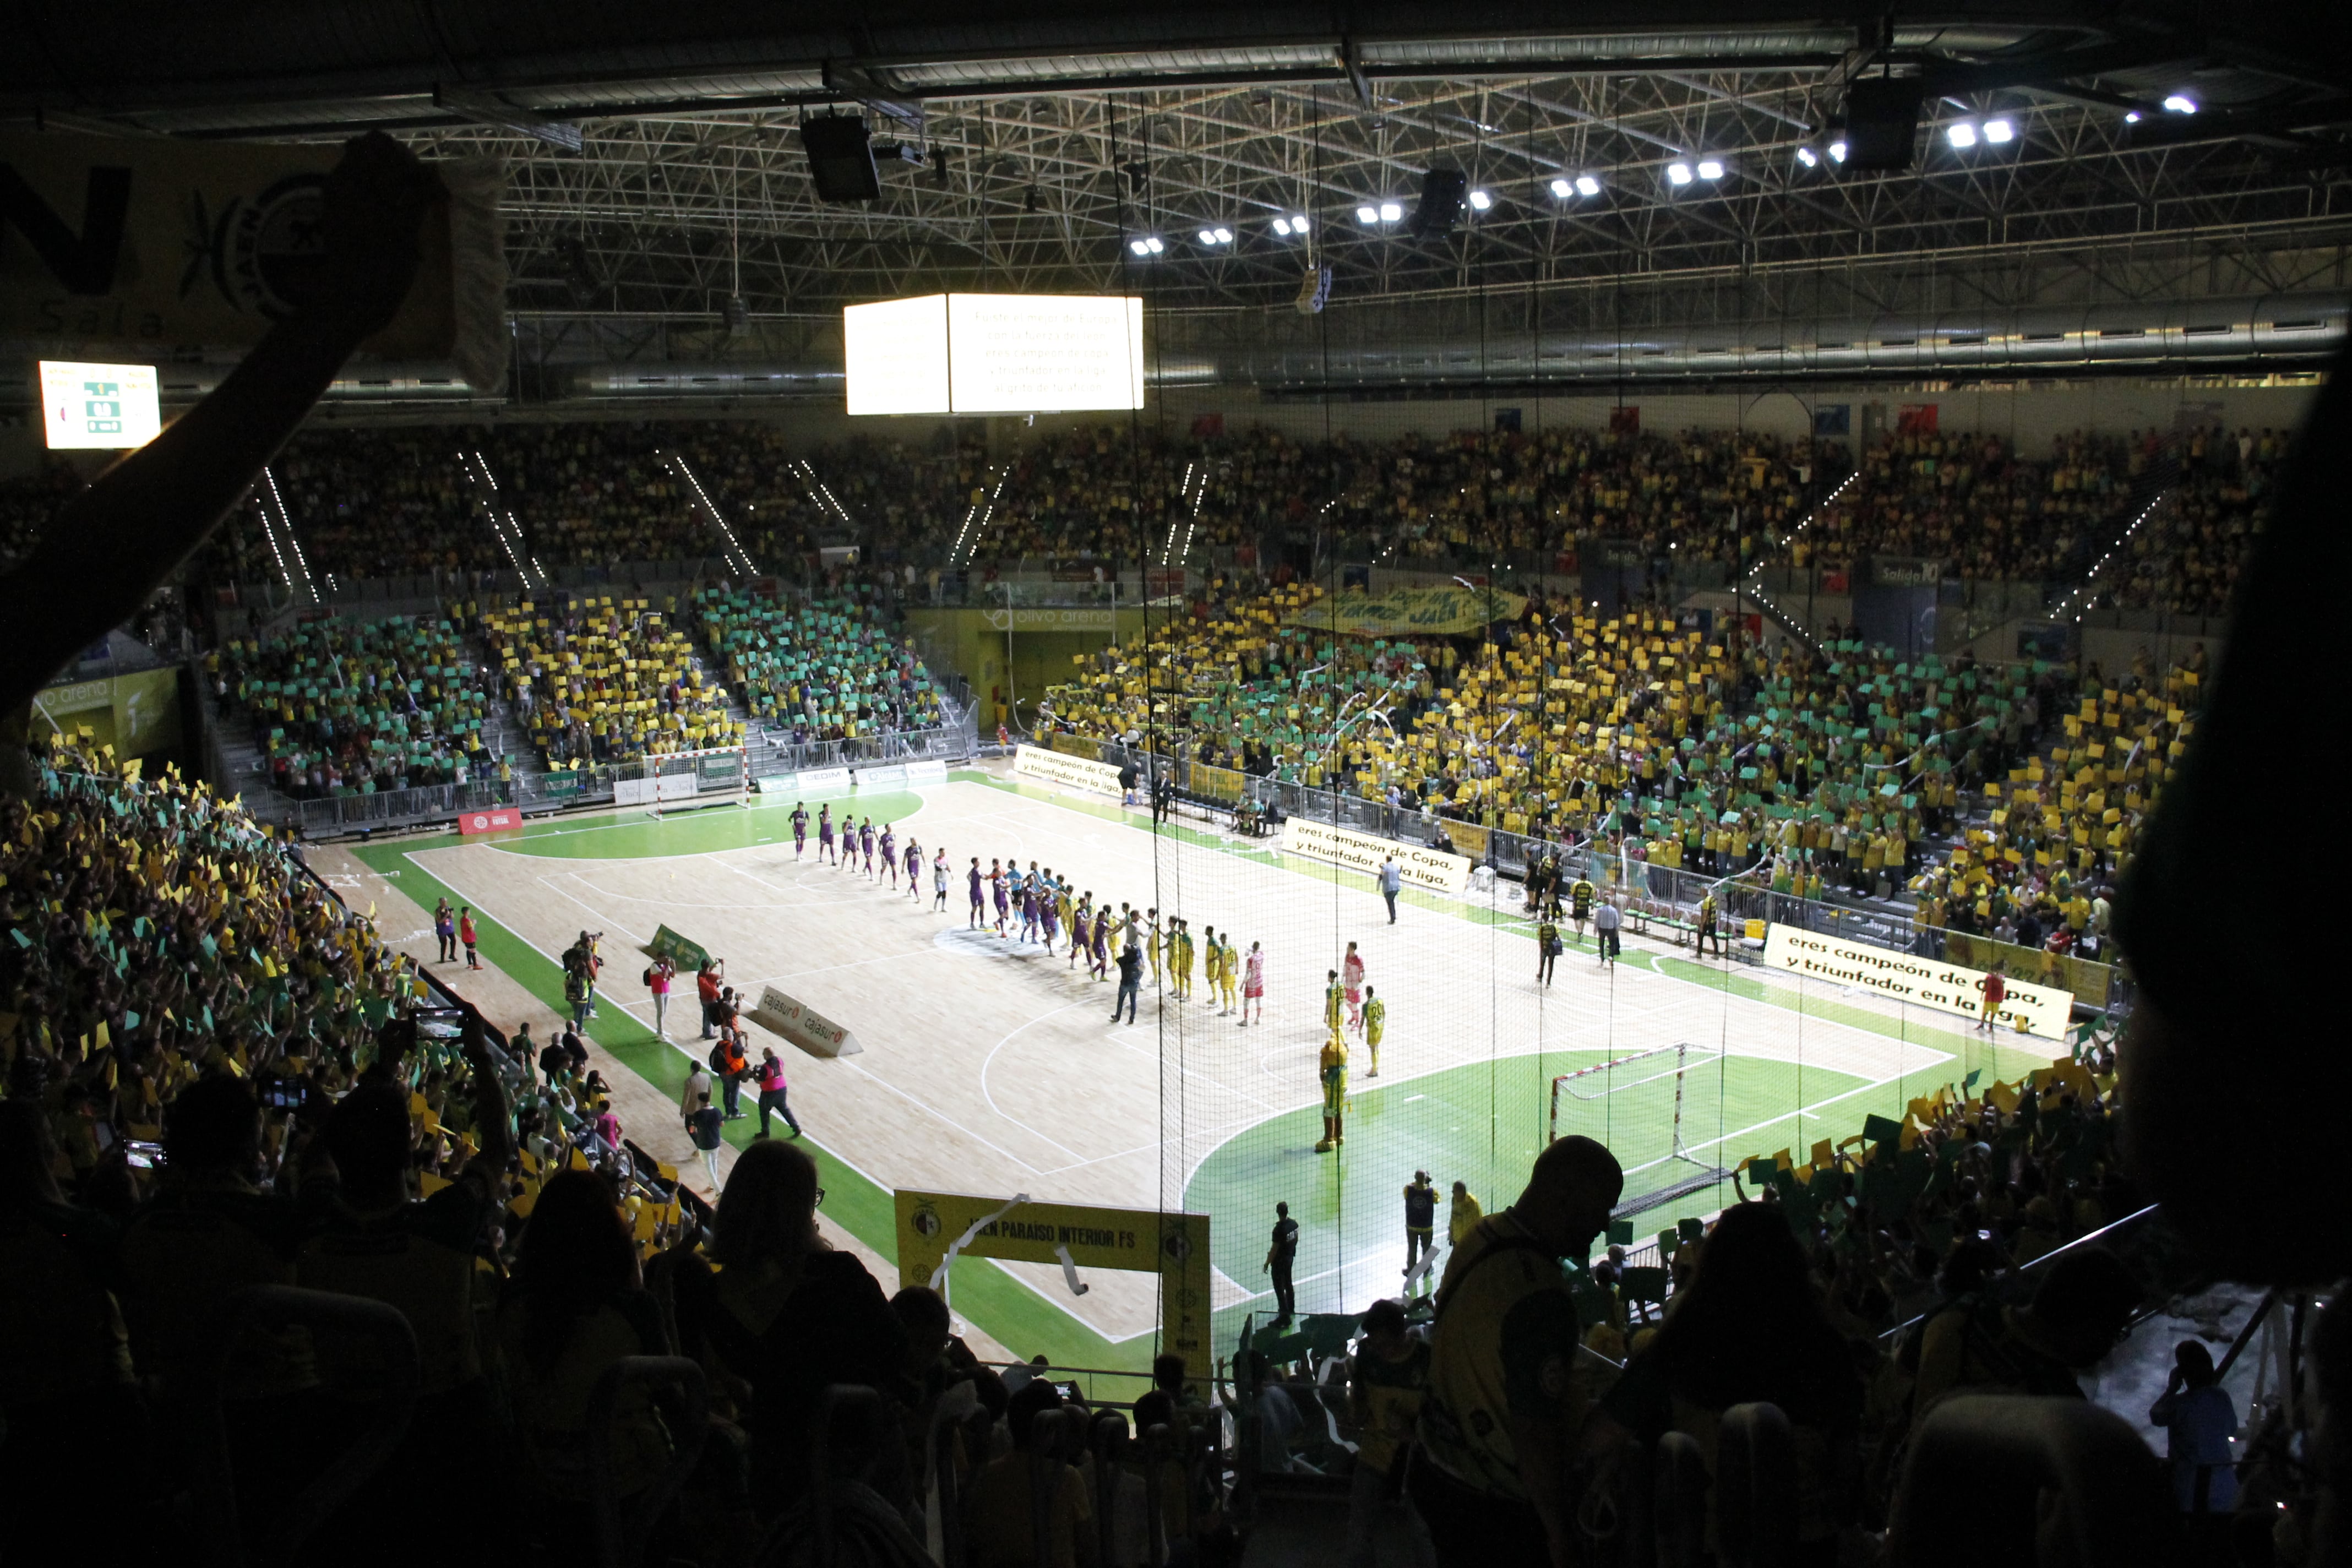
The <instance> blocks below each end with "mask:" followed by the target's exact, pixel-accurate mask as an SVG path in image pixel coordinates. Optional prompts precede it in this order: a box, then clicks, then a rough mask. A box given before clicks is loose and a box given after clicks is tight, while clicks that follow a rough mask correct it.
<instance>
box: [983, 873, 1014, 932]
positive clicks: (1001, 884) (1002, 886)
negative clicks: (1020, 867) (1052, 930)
mask: <svg viewBox="0 0 2352 1568" xmlns="http://www.w3.org/2000/svg"><path fill="white" fill-rule="evenodd" d="M1020 875H1021V873H1020V872H1018V871H1014V872H1013V873H1011V874H1010V875H1007V874H1006V873H1004V872H1003V871H999V870H998V869H997V868H996V862H995V861H993V860H991V861H990V862H989V863H988V879H989V880H990V881H992V882H993V883H995V884H996V934H997V935H999V936H1003V934H1004V928H1005V924H1006V922H1007V921H1010V920H1011V919H1012V918H1013V880H1014V879H1015V878H1018V877H1019V876H1020Z"/></svg>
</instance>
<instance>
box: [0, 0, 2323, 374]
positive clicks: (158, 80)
mask: <svg viewBox="0 0 2352 1568" xmlns="http://www.w3.org/2000/svg"><path fill="white" fill-rule="evenodd" d="M2345 9H2346V8H2344V7H2340V6H2339V7H2334V8H2332V9H2321V10H2315V11H2314V12H2312V13H2311V14H2310V15H2309V16H2304V15H2301V14H2297V13H2294V12H2293V11H2280V10H2278V9H2276V8H2257V7H2238V8H2234V10H2233V11H2232V12H2231V15H2229V16H2227V17H2217V16H2215V15H2214V13H2213V12H2212V11H2211V10H2210V8H2207V9H2203V10H2200V9H2197V8H2192V7H2189V6H2185V5H2145V4H2137V3H2128V4H2124V5H2089V4H2072V5H2070V4H2064V3H2057V4H2052V3H2048V0H2040V3H2016V4H2007V5H2003V4H1998V3H1984V4H1970V5H1954V6H1943V5H1938V6H1933V7H1931V6H1929V5H1916V4H1904V5H1895V6H1894V7H1893V8H1892V10H1891V12H1887V13H1881V14H1877V15H1874V16H1871V17H1869V18H1868V19H1864V20H1860V21H1857V20H1855V19H1853V16H1851V15H1849V16H1838V15H1836V14H1831V15H1828V16H1824V15H1823V14H1822V13H1821V12H1819V11H1817V10H1813V9H1810V8H1804V7H1800V6H1797V5H1788V4H1780V3H1775V0H1767V3H1764V4H1733V3H1727V0H1681V3H1674V0H1667V3H1661V4H1643V5H1633V4H1619V5H1598V6H1589V7H1581V8H1580V9H1579V10H1578V12H1577V14H1576V18H1575V23H1574V26H1566V25H1564V24H1563V22H1562V19H1561V11H1560V9H1559V8H1558V7H1552V6H1538V5H1514V4H1502V5H1486V6H1481V7H1480V8H1479V9H1478V13H1477V16H1476V17H1475V21H1474V20H1472V19H1471V18H1470V17H1469V16H1467V15H1466V14H1465V12H1464V11H1463V10H1461V9H1459V8H1455V7H1449V6H1440V5H1426V4H1389V5H1377V4H1375V5H1354V6H1347V5H1343V6H1340V7H1337V8H1333V7H1330V6H1328V5H1314V6H1308V5H1294V4H1286V3H1282V0H1276V3H1274V4H1265V5H1238V4H1205V5H1187V6H1183V7H1181V8H1180V7H1175V6H1171V5H1165V4H1164V3H1157V0H1155V3H1150V4H1144V5H1129V6H1126V7H1118V8H1115V7H1105V6H1086V5H1074V4H1051V3H1039V0H1029V3H1026V4H989V3H986V0H982V3H979V4H971V5H941V4H936V3H931V0H922V3H915V4H908V5H900V6H898V7H896V8H894V9H893V10H892V11H891V12H890V13H889V14H888V15H887V16H870V17H869V16H856V17H853V16H845V15H836V16H824V15H821V14H817V13H816V12H815V8H809V7H803V8H797V9H796V10H795V12H794V14H793V16H792V17H791V18H790V19H787V20H783V21H780V20H779V13H778V11H777V8H774V7H770V6H755V5H750V4H745V3H741V0H705V3H692V0H689V3H684V4H674V5H667V6H661V7H647V6H644V5H635V4H622V3H619V0H571V3H567V4H564V5H552V4H548V3H547V0H524V3H519V4H501V5H495V6H482V5H456V4H452V3H449V0H436V3H427V4H421V5H417V4H394V3H392V0H337V3H332V4H321V5H299V6H288V5H213V6H205V5H169V4H165V3H163V0H126V3H125V4H122V5H116V6H114V7H110V10H109V12H108V14H107V17H108V19H107V22H106V24H105V26H103V27H102V28H99V27H94V26H93V25H92V23H91V20H90V14H89V12H88V11H87V10H86V9H81V8H72V9H68V8H67V7H64V6H62V5H46V4H28V5H22V6H19V7H16V8H14V9H13V11H12V18H13V19H11V20H7V21H0V38H5V39H7V41H8V47H6V48H5V51H0V116H6V117H8V118H10V119H12V120H14V121H16V122H18V123H22V122H25V121H37V122H38V123H41V124H44V125H53V126H62V127H71V128H76V129H85V130H104V131H110V132H118V133H131V134H143V135H168V136H185V137H253V138H272V139H282V138H289V137H291V138H305V139H312V138H325V137H341V136H346V135H350V134H352V133H354V132H358V131H360V130H363V129H372V128H381V129H386V130H389V131H391V132H394V134H397V135H399V136H401V137H403V138H404V140H406V141H408V142H411V143H413V144H415V146H417V147H418V148H419V150H420V151H423V152H425V153H428V154H429V155H433V156H440V157H456V156H464V155H470V154H479V153H494V154H497V155H499V156H501V157H503V158H505V159H506V160H507V161H508V163H509V166H510V174H511V199H510V203H509V211H510V215H511V218H510V221H511V226H512V227H511V236H512V238H511V247H510V248H511V253H512V257H513V260H514V263H515V276H516V286H515V289H514V290H513V293H512V296H511V302H512V304H513V305H514V306H515V308H516V309H517V310H518V311H519V312H520V313H522V314H523V315H525V316H527V317H534V316H535V317H541V318H544V319H547V320H549V321H561V322H580V321H589V322H599V323H602V324H603V326H602V328H601V329H600V330H606V331H609V330H610V329H611V328H612V324H613V323H615V322H622V321H629V320H631V319H636V320H661V321H673V322H677V323H682V324H688V325H691V324H692V323H694V322H697V321H701V322H706V323H717V322H720V321H723V319H724V317H725V316H726V315H727V314H728V307H729V301H730V300H737V299H740V300H742V301H743V304H742V307H741V310H740V311H739V312H738V313H737V325H738V328H739V330H740V328H741V327H742V324H743V316H744V314H746V313H748V315H749V316H750V317H751V319H753V320H755V321H756V320H757V319H759V318H761V317H771V318H778V317H803V318H804V317H808V316H812V315H817V314H824V313H830V312H831V311H832V310H835V309H836V308H837V307H838V306H839V305H841V304H843V303H845V302H849V301H854V300H865V299H874V298H881V297H887V296H891V295H897V294H905V293H910V292H919V291H929V290H934V289H999V290H1006V291H1031V290H1035V291H1054V290H1061V291H1084V292H1095V291H1102V290H1141V291H1146V292H1148V293H1150V295H1152V296H1153V298H1154V300H1155V301H1156V303H1157V305H1158V306H1159V307H1160V309H1162V310H1210V311H1226V312H1230V311H1232V310H1234V309H1235V308H1242V309H1243V310H1244V311H1246V310H1252V309H1258V310H1262V309H1264V308H1266V307H1271V306H1281V305H1286V304H1288V303H1289V301H1290V300H1292V298H1293V297H1294V296H1295V295H1297V292H1298V291H1299V289H1300V287H1301V283H1302V279H1305V278H1307V277H1308V276H1309V275H1310V274H1311V272H1312V271H1313V269H1315V268H1319V267H1328V268H1330V269H1331V271H1332V274H1333V279H1332V289H1333V293H1334V297H1335V298H1339V299H1343V300H1350V301H1361V300H1374V299H1402V298H1408V297H1414V296H1423V295H1430V294H1433V293H1434V294H1443V293H1448V292H1451V293H1455V294H1458V293H1459V292H1461V291H1463V290H1465V289H1491V288H1496V287H1509V288H1525V287H1528V286H1535V287H1537V288H1538V289H1564V290H1569V291H1574V290H1577V289H1592V288H1599V287H1607V288H1622V287H1623V286H1625V284H1626V283H1627V281H1628V280H1629V279H1632V280H1635V281H1637V282H1639V283H1640V284H1641V285H1642V286H1643V288H1645V289H1650V290H1652V291H1657V290H1660V289H1667V290H1673V289H1684V288H1688V289H1696V290H1700V291H1702V292H1704V291H1705V290H1706V289H1712V288H1716V287H1717V286H1718V285H1720V284H1722V283H1723V282H1724V280H1727V279H1728V280H1734V281H1735V282H1736V284H1737V285H1738V287H1741V288H1749V287H1757V286H1763V287H1770V286H1771V285H1770V283H1769V280H1770V279H1774V278H1775V277H1783V278H1786V277H1795V276H1804V277H1814V278H1818V277H1819V276H1821V275H1823V274H1824V273H1827V272H1834V273H1835V274H1836V275H1837V276H1839V277H1840V278H1842V279H1845V280H1846V281H1845V283H1844V284H1843V286H1844V287H1847V288H1849V289H1858V290H1860V292H1861V294H1863V295H1865V296H1869V297H1870V299H1871V300H1872V302H1874V303H1877V304H1885V303H1889V302H1890V301H1891V300H1892V299H1893V297H1894V296H1895V295H1898V294H1900V293H1902V292H1903V291H1904V290H1905V289H1916V280H1917V279H1919V278H1921V277H1924V276H1930V275H1934V276H1939V277H1942V278H1944V279H1955V278H1966V279H1969V282H1968V283H1967V285H1966V287H1967V288H1968V289H1970V290H1974V291H1977V292H1979V293H1980V294H1981V295H1982V297H1984V298H1985V299H1987V300H1993V299H1996V298H1998V299H2000V300H2002V302H2006V303H2011V304H2021V303H2030V302H2032V301H2033V300H2042V299H2047V298H2050V297H2052V290H2053V289H2057V290H2065V289H2076V290H2078V291H2082V292H2084V293H2085V294H2086V295H2099V296H2105V297H2146V296H2147V295H2148V294H2150V293H2152V292H2153V293H2158V294H2171V293H2184V294H2187V293H2196V292H2199V291H2200V290H2202V291H2212V292H2224V291H2227V292H2241V293H2242V292H2246V291H2250V290H2280V289H2296V288H2305V287H2336V288H2340V287H2342V286H2343V285H2344V283H2345V281H2346V279H2345V277H2344V273H2343V268H2344V257H2345V251H2344V249H2343V247H2344V246H2345V244H2346V242H2347V240H2352V138H2347V129H2352V39H2347V33H2346V29H2347V22H2346V20H2345V17H2344V15H2343V12H2344V10H2345ZM803 13H807V14H805V15H803ZM126 38H136V39H139V40H141V43H140V45H139V47H137V48H136V49H135V51H131V52H128V53H126V52H125V51H124V49H123V48H122V47H121V42H122V40H124V39H126ZM1889 73H1891V74H1894V75H1897V76H1901V77H1906V78H1916V79H1918V81H1919V84H1920V87H1921V90H1922V91H1923V93H1924V94H1925V99H1926V101H1925V108H1924V110H1923V113H1922V116H1921V130H1920V139H1919V142H1918V154H1917V160H1916V165H1915V167H1914V168H1913V169H1912V170H1910V171H1909V172H1906V173H1901V174H1862V173H1857V172H1852V171H1849V170H1848V169H1846V168H1845V167H1844V166H1843V164H1842V163H1839V162H1838V161H1837V160H1835V159H1834V158H1832V156H1831V153H1830V149H1831V143H1832V142H1833V141H1835V140H1837V134H1838V133H1837V132H1836V130H1835V125H1836V123H1837V120H1838V116H1839V114H1840V111H1841V110H1842V107H1843V100H1844V96H1845V93H1846V90H1847V88H1848V86H1849V84H1850V83H1851V82H1852V81H1853V80H1854V79H1856V78H1858V77H1861V76H1864V75H1865V74H1889ZM2167 100H2171V101H2172V107H2171V108H2169V109H2168V108H2167ZM2184 104H2186V105H2190V106H2193V108H2192V109H2191V110H2189V111H2182V106H2183V105H2184ZM833 112H848V113H856V114H862V115H864V116H865V117H866V118H867V120H868V121H869V122H870V124H871V126H872V128H873V131H874V132H875V135H876V137H877V140H878V141H880V142H884V143H886V144H892V145H898V146H903V147H904V148H905V149H906V152H905V154H904V156H903V157H886V159H885V160H884V163H883V165H882V166H883V177H882V184H883V194H882V196H881V199H879V200H877V201H874V202H871V203H866V204H859V205H850V206H843V205H827V204H824V203H823V202H820V201H819V200H817V198H816V195H815V192H814V187H813V185H812V183H811V179H810V176H809V172H808V167H807V163H806V159H805V157H804V156H803V151H802V148H801V145H800V136H799V129H798V128H799V126H800V124H801V123H802V121H803V120H804V119H805V118H807V117H809V116H812V115H817V114H825V113H833ZM1993 119H2000V120H2002V121H2006V122H2007V126H2008V128H2009V130H2010V132H2011V136H2010V138H2009V139H2008V140H2007V141H2006V142H1991V141H1989V140H1987V139H1986V138H1984V137H1983V136H1982V135H1981V134H1979V137H1978V140H1977V142H1976V143H1975V145H1973V146H1970V147H1966V148H1963V147H1960V146H1957V145H1955V144H1954V143H1953V142H1952V140H1951V139H1950V137H1949V136H1948V131H1949V129H1950V127H1952V126H1953V125H1955V124H1958V123H1962V122H1965V123H1967V124H1969V125H1970V126H1971V127H1981V126H1982V125H1983V124H1984V123H1985V122H1987V121H1990V120H1993ZM1703 161H1713V162H1719V163H1720V164H1721V166H1722V172H1721V174H1720V176H1719V177H1717V178H1712V179H1710V178H1705V177H1700V176H1699V175H1698V174H1696V171H1697V169H1698V166H1699V165H1700V164H1701V163H1702V162H1703ZM1677 165H1680V166H1683V167H1685V168H1689V169H1692V170H1693V171H1694V177H1693V178H1691V179H1690V180H1688V181H1686V182H1679V181H1678V180H1677V178H1676V177H1675V175H1674V174H1672V171H1673V170H1674V169H1675V167H1676V166H1677ZM1434 167H1453V168H1458V169H1460V170H1462V171H1463V172H1464V173H1465V175H1466V176H1467V178H1468V180H1469V182H1470V184H1471V187H1472V188H1473V189H1474V190H1475V191H1477V192H1479V193H1481V194H1482V196H1483V199H1484V200H1485V201H1486V204H1487V205H1485V206H1484V207H1483V208H1475V209H1472V210H1467V211H1465V214H1464V221H1463V222H1462V223H1461V224H1459V225H1458V226H1456V227H1455V228H1454V231H1453V232H1452V233H1450V234H1448V235H1445V236H1443V237H1430V238H1426V239H1416V238H1413V237H1410V236H1409V235H1408V234H1407V233H1406V232H1405V229H1406V224H1405V223H1404V222H1402V221H1396V222H1391V221H1382V220H1381V219H1380V218H1379V217H1378V216H1377V214H1378V213H1379V211H1380V209H1381V205H1382V204H1383V203H1393V204H1396V205H1397V206H1398V207H1399V208H1401V209H1402V211H1403V212H1405V213H1408V214H1409V213H1410V211H1411V208H1412V203H1413V201H1414V199H1415V196H1416V195H1417V193H1418V189H1419V186H1420V183H1421V180H1422V178H1423V174H1425V173H1426V172H1427V171H1428V170H1430V169H1432V168H1434ZM1709 167H1712V163H1709ZM1580 180H1581V181H1584V182H1586V184H1584V185H1583V186H1582V187H1581V188H1580V186H1579V184H1577V182H1579V181H1580ZM1555 182H1566V184H1564V185H1561V186H1558V187H1556V185H1555ZM1560 190H1564V191H1565V193H1566V194H1565V195H1562V194H1557V192H1558V191H1560ZM1587 192H1589V193H1591V194H1585V193H1587ZM1365 205H1370V208H1371V209H1372V210H1373V212H1374V213H1375V215H1376V216H1375V217H1374V220H1373V221H1371V222H1370V223H1366V222H1362V221H1360V219H1359V217H1358V210H1359V208H1360V207H1362V206H1365ZM1300 217H1304V218H1306V219H1307V224H1306V226H1305V233H1304V235H1303V236H1302V235H1300V234H1298V233H1297V232H1295V231H1294V232H1292V233H1289V234H1284V233H1281V232H1278V231H1277V229H1276V220H1277V219H1280V220H1282V221H1283V224H1284V225H1285V226H1293V225H1294V223H1295V220H1297V218H1300ZM1203 230H1208V231H1210V232H1211V233H1215V232H1216V231H1218V230H1223V231H1227V232H1230V233H1231V235H1232V236H1233V238H1232V240H1231V241H1230V242H1219V243H1214V244H1203V243H1202V238H1201V234H1202V231H1203ZM1153 238H1157V239H1158V240H1160V249H1159V250H1158V251H1157V252H1154V253H1150V254H1148V255H1146V256H1142V257H1139V256H1138V254H1137V253H1136V251H1135V249H1134V247H1133V242H1135V241H1138V240H1150V239H1153ZM1759 280H1760V282H1759ZM1846 308H1851V306H1850V305H1849V306H1848V307H1846Z"/></svg>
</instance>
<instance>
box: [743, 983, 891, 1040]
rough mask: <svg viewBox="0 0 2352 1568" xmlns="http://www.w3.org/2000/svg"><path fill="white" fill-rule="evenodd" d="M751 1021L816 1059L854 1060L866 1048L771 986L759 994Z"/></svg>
mask: <svg viewBox="0 0 2352 1568" xmlns="http://www.w3.org/2000/svg"><path fill="white" fill-rule="evenodd" d="M751 1021H752V1022H753V1023H756V1024H758V1025H760V1026H761V1027H763V1028H766V1029H768V1030H769V1031H771V1032H772V1033H774V1034H779V1035H782V1037H784V1038H786V1039H788V1040H790V1041H791V1042H792V1043H793V1044H794V1045H796V1046H798V1047H800V1048H801V1049H803V1050H804V1051H806V1052H807V1053H808V1054H809V1055H811V1056H813V1057H854V1056H856V1055H857V1054H858V1053H860V1052H861V1051H863V1050H864V1049H865V1048H866V1047H863V1046H861V1045H859V1044H858V1043H857V1037H856V1036H855V1035H853V1034H851V1033H850V1032H849V1031H848V1029H846V1028H845V1027H844V1026H841V1025H839V1024H836V1023H835V1022H834V1021H833V1020H832V1019H830V1018H828V1017H826V1016H824V1014H822V1013H819V1012H817V1011H816V1010H815V1009H814V1008H813V1007H810V1006H807V1005H804V1004H803V1003H801V1002H798V1001H795V1000H794V999H793V998H792V997H790V996H787V995H785V994H783V993H782V992H781V991H779V990H777V989H776V988H775V987H774V986H772V985H771V986H769V987H767V988H766V989H765V990H763V991H761V993H760V1005H758V1006H757V1007H754V1008H752V1009H751Z"/></svg>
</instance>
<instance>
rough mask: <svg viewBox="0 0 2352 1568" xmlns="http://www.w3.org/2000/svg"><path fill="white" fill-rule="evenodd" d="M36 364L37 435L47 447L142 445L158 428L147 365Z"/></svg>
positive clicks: (160, 425)
mask: <svg viewBox="0 0 2352 1568" xmlns="http://www.w3.org/2000/svg"><path fill="white" fill-rule="evenodd" d="M40 364H41V436H42V438H43V439H44V440H46V441H47V443H48V445H49V448H50V449H51V450H52V451H64V450H68V449H77V448H78V449H81V450H89V449H90V448H93V447H96V448H104V447H143V446H145V445H146V444H147V443H148V442H150V441H152V440H153V439H154V438H155V437H156V436H157V435H158V434H159V433H160V432H161V431H162V430H163V412H162V410H161V408H159V407H158V405H157V404H156V400H155V367H154V366H153V365H152V364H76V363H71V362H68V361H66V360H48V359H45V360H43V361H41V362H40Z"/></svg>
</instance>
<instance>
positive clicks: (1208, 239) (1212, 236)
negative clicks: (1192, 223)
mask: <svg viewBox="0 0 2352 1568" xmlns="http://www.w3.org/2000/svg"><path fill="white" fill-rule="evenodd" d="M1201 243H1202V245H1214V244H1216V243H1217V231H1216V230H1215V229H1213V228H1204V229H1202V231H1201Z"/></svg>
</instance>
